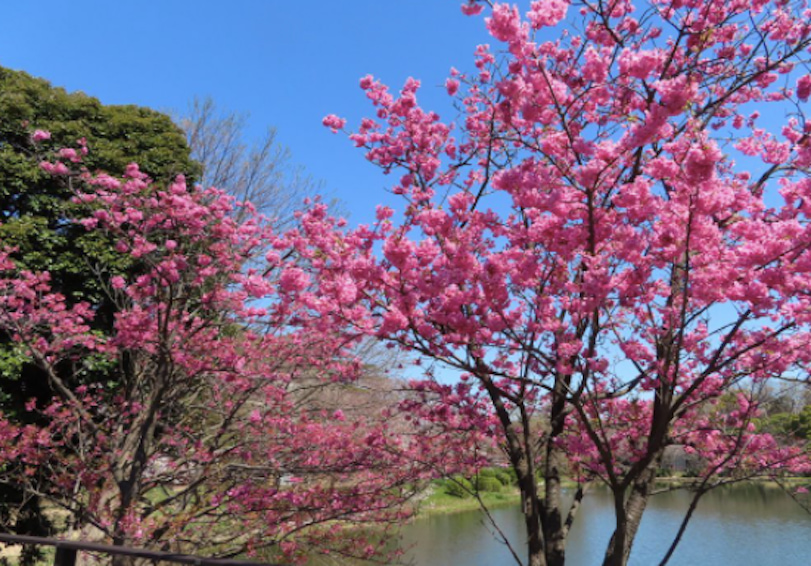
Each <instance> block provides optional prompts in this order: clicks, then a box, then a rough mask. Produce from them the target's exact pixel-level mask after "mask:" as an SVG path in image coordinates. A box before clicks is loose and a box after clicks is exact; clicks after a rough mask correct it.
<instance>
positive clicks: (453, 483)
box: [445, 476, 473, 498]
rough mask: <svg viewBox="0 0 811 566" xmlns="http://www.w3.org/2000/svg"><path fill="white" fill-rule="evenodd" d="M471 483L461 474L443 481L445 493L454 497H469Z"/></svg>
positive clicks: (471, 489) (471, 490)
mask: <svg viewBox="0 0 811 566" xmlns="http://www.w3.org/2000/svg"><path fill="white" fill-rule="evenodd" d="M472 492H473V484H471V483H470V481H469V480H467V479H465V478H464V477H462V476H453V477H452V478H450V479H448V480H446V481H445V493H447V494H448V495H453V496H454V497H463V498H464V497H470V494H471V493H472Z"/></svg>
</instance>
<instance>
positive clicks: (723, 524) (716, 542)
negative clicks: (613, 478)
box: [403, 484, 811, 566]
mask: <svg viewBox="0 0 811 566" xmlns="http://www.w3.org/2000/svg"><path fill="white" fill-rule="evenodd" d="M689 503H690V496H689V494H687V493H685V492H681V491H674V492H670V493H665V494H659V495H656V496H655V497H654V498H653V499H652V500H651V503H650V504H649V505H648V509H647V511H646V512H645V515H644V518H643V520H642V524H641V525H640V530H639V534H638V536H637V539H636V542H635V543H634V548H633V551H632V553H631V559H630V564H631V565H632V566H655V565H657V564H658V563H659V561H660V560H661V559H662V557H663V556H664V554H665V552H666V551H667V548H668V546H669V545H670V543H671V541H672V539H673V536H674V535H675V534H676V532H677V530H678V527H679V524H680V522H681V520H682V518H683V517H684V513H685V512H686V510H687V507H688V505H689ZM492 514H493V516H494V518H495V519H496V521H497V522H498V525H499V527H500V529H501V530H502V531H503V532H504V533H505V535H506V536H507V537H508V539H509V540H510V541H511V543H513V545H514V546H515V548H516V549H518V553H519V556H520V557H521V559H522V560H524V559H525V556H524V553H525V550H524V547H523V545H522V543H521V541H522V538H523V523H522V517H521V513H520V511H519V509H518V507H517V506H512V507H503V508H500V509H495V510H493V511H492ZM613 524H614V518H613V511H612V503H611V499H610V495H609V493H608V491H607V490H603V489H594V490H592V491H591V492H589V493H587V494H586V498H585V500H584V503H583V508H582V509H581V510H580V514H579V515H578V517H577V520H576V522H575V526H574V527H573V529H572V532H571V534H570V537H569V542H568V545H567V566H592V565H599V564H600V563H601V559H602V555H603V553H604V552H605V548H606V545H607V543H608V539H609V538H610V536H611V532H612V530H613ZM403 545H404V547H407V548H408V551H407V553H406V560H405V562H406V563H409V562H410V563H412V564H414V565H415V566H455V565H464V566H502V565H504V566H507V565H515V564H516V562H515V561H514V560H513V558H512V556H511V555H510V553H509V551H508V550H507V548H506V547H505V545H504V544H502V543H500V542H499V541H498V540H497V539H496V538H495V537H494V536H493V534H492V529H490V528H488V527H487V526H486V525H485V524H484V522H483V515H482V514H481V513H480V512H478V511H474V512H466V513H456V514H452V515H434V516H430V517H426V518H424V519H420V520H417V521H414V522H413V523H411V524H409V525H408V526H406V527H405V528H404V532H403ZM669 564H670V565H673V566H703V565H708V566H726V565H730V566H750V565H751V566H776V565H779V566H808V565H811V515H809V514H808V513H807V512H806V511H804V510H803V509H802V508H801V507H800V506H799V505H797V503H795V502H794V501H792V499H791V498H790V497H789V496H788V495H786V494H785V493H784V492H783V491H782V490H780V489H778V488H775V487H768V486H765V485H760V484H747V485H737V486H730V487H725V488H720V489H717V490H715V491H712V492H710V493H708V494H706V495H705V496H704V497H703V498H702V500H701V502H700V503H699V505H698V509H697V510H696V512H695V514H694V515H693V518H692V520H691V522H690V524H689V525H688V527H687V531H686V532H685V534H684V538H683V539H682V541H681V543H680V545H679V547H678V548H677V550H676V552H675V554H674V555H673V558H672V559H671V561H670V562H669Z"/></svg>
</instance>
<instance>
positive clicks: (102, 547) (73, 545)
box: [0, 533, 281, 566]
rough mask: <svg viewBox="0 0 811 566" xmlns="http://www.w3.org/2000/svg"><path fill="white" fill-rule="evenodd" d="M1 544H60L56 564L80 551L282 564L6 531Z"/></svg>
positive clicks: (71, 561) (217, 565)
mask: <svg viewBox="0 0 811 566" xmlns="http://www.w3.org/2000/svg"><path fill="white" fill-rule="evenodd" d="M0 543H6V544H21V545H37V546H53V547H56V556H55V557H54V562H53V564H54V566H76V555H77V554H78V553H79V552H93V553H99V554H110V555H113V554H117V555H119V556H132V557H135V558H143V559H146V560H151V561H152V562H153V564H157V563H158V562H177V563H179V564H193V565H196V566H281V565H280V564H269V563H267V562H248V561H245V560H232V559H230V558H203V557H201V556H191V555H188V554H175V553H172V552H161V551H157V550H144V549H140V548H129V547H126V546H113V545H111V544H98V543H95V542H82V541H78V540H60V539H53V538H45V537H32V536H27V535H8V534H4V533H0Z"/></svg>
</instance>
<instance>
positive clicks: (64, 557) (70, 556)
mask: <svg viewBox="0 0 811 566" xmlns="http://www.w3.org/2000/svg"><path fill="white" fill-rule="evenodd" d="M54 566H76V549H75V548H65V547H64V546H57V547H56V557H55V558H54Z"/></svg>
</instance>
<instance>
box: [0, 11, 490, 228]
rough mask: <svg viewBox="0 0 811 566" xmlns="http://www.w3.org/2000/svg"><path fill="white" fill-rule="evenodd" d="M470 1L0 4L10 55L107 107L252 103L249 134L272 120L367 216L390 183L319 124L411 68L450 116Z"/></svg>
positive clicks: (240, 107)
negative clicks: (200, 100)
mask: <svg viewBox="0 0 811 566" xmlns="http://www.w3.org/2000/svg"><path fill="white" fill-rule="evenodd" d="M461 2H462V0H344V1H335V0H306V1H305V0H298V1H296V0H230V1H229V2H224V1H214V0H160V1H158V0H154V1H145V0H140V1H133V0H115V1H110V0H76V1H73V2H65V1H64V0H62V1H56V0H37V1H24V0H18V1H7V2H2V4H0V65H3V66H6V67H10V68H13V69H18V70H24V71H26V72H28V73H30V74H32V75H35V76H39V77H43V78H45V79H48V80H49V81H51V83H53V84H54V85H57V86H62V87H65V88H66V89H67V90H69V91H75V90H81V91H84V92H86V93H87V94H89V95H92V96H95V97H97V98H99V99H100V100H101V101H102V102H104V103H108V104H138V105H143V106H149V107H151V108H155V109H158V110H172V109H174V110H183V109H185V108H186V107H187V105H188V103H189V101H190V100H191V99H192V98H193V97H194V96H207V95H210V96H212V97H213V98H214V100H215V101H216V102H217V103H218V104H219V105H220V106H221V107H222V108H224V109H229V110H233V111H237V112H249V113H250V125H251V135H254V136H259V135H261V134H262V132H264V130H265V128H266V127H267V126H276V127H277V129H278V134H279V140H280V141H281V142H282V143H284V144H285V145H287V146H289V147H290V149H291V150H292V152H293V155H294V159H295V161H296V162H297V163H299V164H301V165H303V166H304V167H306V168H307V170H308V171H309V172H310V173H311V174H312V175H313V176H314V177H315V178H317V179H320V180H322V181H323V182H324V183H325V188H326V190H327V191H328V192H330V193H332V194H333V195H335V196H338V197H340V198H341V199H342V200H343V201H345V203H346V206H345V208H346V209H348V211H349V212H350V214H351V219H352V220H353V221H369V220H370V219H371V217H372V214H373V211H374V204H375V203H377V202H380V201H384V200H388V199H387V195H386V194H385V192H384V191H383V188H384V187H385V186H387V185H389V184H391V181H392V180H391V179H387V178H385V177H383V176H382V175H380V174H379V173H378V172H377V170H376V169H375V168H374V167H373V166H372V165H370V164H368V163H366V161H365V160H364V158H363V154H362V151H360V150H358V149H355V148H354V147H353V144H352V143H351V142H350V141H349V140H348V139H346V138H345V137H344V136H342V135H333V134H331V133H330V132H329V130H327V129H326V128H324V127H323V126H321V119H322V118H323V117H324V116H325V115H327V114H331V113H335V114H338V115H339V116H343V117H346V118H348V119H349V120H350V122H349V124H350V125H352V124H357V121H358V120H359V119H360V118H361V117H363V116H364V115H367V114H371V111H370V108H371V106H370V105H369V104H368V101H367V100H366V97H365V96H364V94H363V91H361V90H360V88H359V87H358V80H359V78H360V77H362V76H363V75H366V74H367V73H371V74H373V75H375V76H377V77H379V78H381V79H382V80H383V81H384V82H385V83H387V84H388V85H389V86H390V87H391V88H392V89H393V90H399V88H400V87H401V86H402V84H403V82H404V81H405V79H406V78H407V77H409V76H413V77H415V78H418V79H420V80H421V81H422V84H423V91H422V94H421V96H420V102H421V104H422V105H423V106H424V107H426V108H430V109H433V110H437V111H438V112H439V113H440V115H442V116H443V117H444V116H445V114H447V113H448V112H449V111H450V109H449V106H448V98H447V96H446V95H445V92H444V88H442V87H441V85H442V84H443V83H444V80H445V78H446V77H447V74H448V71H449V69H450V67H451V66H456V67H458V68H460V69H463V70H464V69H467V70H470V69H471V68H472V62H473V58H472V54H473V51H474V49H475V46H476V45H477V44H479V43H486V42H489V36H488V35H487V34H486V31H485V29H484V22H483V19H482V18H481V17H476V18H469V17H465V16H464V15H462V14H461V12H460V10H459V5H460V4H461Z"/></svg>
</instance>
